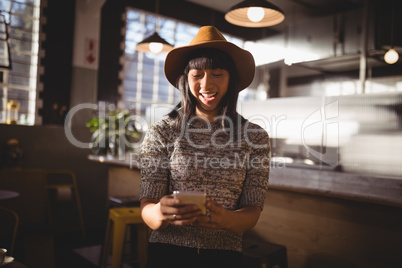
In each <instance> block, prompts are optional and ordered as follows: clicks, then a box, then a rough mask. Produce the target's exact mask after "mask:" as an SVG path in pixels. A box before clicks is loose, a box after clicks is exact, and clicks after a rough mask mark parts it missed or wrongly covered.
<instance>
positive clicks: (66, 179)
mask: <svg viewBox="0 0 402 268" xmlns="http://www.w3.org/2000/svg"><path fill="white" fill-rule="evenodd" d="M44 172H45V173H46V184H45V187H46V189H47V191H48V192H47V202H48V217H49V223H50V224H52V222H53V215H52V206H51V204H50V203H51V201H50V198H49V190H52V189H53V190H56V191H57V190H60V189H69V190H71V191H72V194H73V196H74V198H75V203H76V208H77V213H78V217H79V222H80V228H81V233H82V238H83V239H84V240H85V236H86V235H85V224H84V216H83V213H82V207H81V200H80V195H79V192H78V186H77V178H76V175H75V173H74V172H73V171H71V170H64V169H60V170H44Z"/></svg>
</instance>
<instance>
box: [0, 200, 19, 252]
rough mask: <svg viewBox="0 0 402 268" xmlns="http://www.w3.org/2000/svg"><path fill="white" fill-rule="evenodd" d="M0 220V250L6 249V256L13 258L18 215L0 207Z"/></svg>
mask: <svg viewBox="0 0 402 268" xmlns="http://www.w3.org/2000/svg"><path fill="white" fill-rule="evenodd" d="M0 219H1V220H0V248H5V249H7V255H9V256H13V251H14V246H15V239H16V238H17V230H18V224H19V217H18V214H17V213H16V212H15V211H13V210H11V209H8V208H5V207H0Z"/></svg>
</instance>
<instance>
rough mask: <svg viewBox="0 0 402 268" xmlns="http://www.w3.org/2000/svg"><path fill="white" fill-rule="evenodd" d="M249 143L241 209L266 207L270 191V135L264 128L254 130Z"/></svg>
mask: <svg viewBox="0 0 402 268" xmlns="http://www.w3.org/2000/svg"><path fill="white" fill-rule="evenodd" d="M248 143H249V146H250V155H249V159H248V166H247V172H246V179H245V182H244V185H243V192H242V197H241V200H240V207H245V206H250V205H251V206H259V207H261V209H263V207H264V200H265V197H266V193H267V191H268V182H269V172H270V156H271V153H270V152H271V146H270V140H269V136H268V133H267V132H266V131H265V130H263V129H262V128H257V129H252V131H251V132H250V134H249V139H248Z"/></svg>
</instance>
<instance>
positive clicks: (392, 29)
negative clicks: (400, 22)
mask: <svg viewBox="0 0 402 268" xmlns="http://www.w3.org/2000/svg"><path fill="white" fill-rule="evenodd" d="M394 21H395V0H393V1H392V13H391V48H394V23H395V22H394Z"/></svg>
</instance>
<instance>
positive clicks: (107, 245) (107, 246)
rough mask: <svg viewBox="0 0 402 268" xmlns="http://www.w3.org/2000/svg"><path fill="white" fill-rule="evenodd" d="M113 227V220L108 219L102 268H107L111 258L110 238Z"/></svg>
mask: <svg viewBox="0 0 402 268" xmlns="http://www.w3.org/2000/svg"><path fill="white" fill-rule="evenodd" d="M112 227H113V222H112V220H110V219H108V221H107V227H106V236H105V243H104V244H103V250H102V256H101V265H100V267H101V268H106V267H107V262H108V258H109V251H110V242H111V239H110V236H111V235H112Z"/></svg>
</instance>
